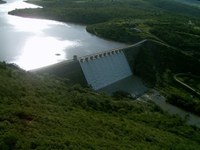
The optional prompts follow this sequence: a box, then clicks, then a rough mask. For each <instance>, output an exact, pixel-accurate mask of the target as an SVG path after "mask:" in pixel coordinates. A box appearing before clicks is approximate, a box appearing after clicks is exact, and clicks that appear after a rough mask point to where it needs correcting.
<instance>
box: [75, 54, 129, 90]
mask: <svg viewBox="0 0 200 150" xmlns="http://www.w3.org/2000/svg"><path fill="white" fill-rule="evenodd" d="M79 63H80V66H81V68H82V71H83V74H84V76H85V78H86V80H87V83H88V85H90V86H91V87H92V88H93V89H94V90H99V89H101V88H103V87H106V86H108V85H110V84H112V83H115V82H117V81H119V80H122V79H124V78H126V77H128V76H131V75H132V72H131V69H130V67H129V64H128V62H127V59H126V57H125V55H124V53H123V52H122V51H112V52H108V53H102V54H97V55H93V56H88V57H84V58H80V59H79Z"/></svg>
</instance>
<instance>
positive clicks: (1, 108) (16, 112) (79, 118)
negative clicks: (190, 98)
mask: <svg viewBox="0 0 200 150" xmlns="http://www.w3.org/2000/svg"><path fill="white" fill-rule="evenodd" d="M0 72H1V73H0V83H1V84H0V104H1V105H0V149H2V150H7V149H20V150H22V149H120V150H121V149H152V150H155V149H183V150H184V149H200V130H199V129H198V128H196V127H191V126H188V125H186V124H185V123H184V121H183V120H181V119H180V118H179V117H178V116H170V115H169V114H167V113H165V112H163V111H161V110H160V109H159V108H158V107H157V106H155V105H154V104H152V103H151V102H139V101H135V102H133V101H132V100H130V99H128V98H122V97H120V99H119V98H116V96H115V98H112V97H109V96H107V95H105V94H97V93H95V92H93V91H92V90H90V89H84V88H82V87H80V86H78V85H74V86H72V87H70V86H68V85H67V84H66V83H64V82H63V81H62V80H57V79H55V78H53V77H49V76H36V75H33V74H31V73H29V72H25V71H23V70H20V69H18V68H17V67H16V66H13V65H7V64H5V63H0Z"/></svg>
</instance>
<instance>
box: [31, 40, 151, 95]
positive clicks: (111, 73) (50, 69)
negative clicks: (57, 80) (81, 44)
mask: <svg viewBox="0 0 200 150" xmlns="http://www.w3.org/2000/svg"><path fill="white" fill-rule="evenodd" d="M146 41H147V40H142V41H140V42H138V43H135V44H133V45H130V46H128V47H124V48H120V49H112V50H106V51H101V52H99V53H94V54H91V55H86V56H82V57H78V56H76V55H75V56H74V58H73V59H72V60H67V61H63V62H60V63H57V64H54V65H51V66H47V67H43V68H40V69H36V70H32V72H35V73H40V74H41V73H42V74H51V75H55V76H58V77H61V78H62V79H66V81H70V82H71V83H73V84H74V83H79V84H81V85H83V86H89V87H91V88H92V89H94V90H102V89H106V91H109V92H110V91H111V92H110V93H112V92H115V91H116V90H117V91H119V90H122V91H123V90H124V89H122V88H120V85H123V87H125V85H126V89H127V84H129V85H128V87H129V86H130V87H129V88H128V89H130V90H128V92H129V93H134V94H133V95H134V96H136V95H139V94H140V93H143V92H144V91H145V90H146V88H144V86H143V84H142V83H141V81H139V79H138V78H137V77H135V78H134V76H133V72H134V68H133V67H131V68H130V65H129V63H130V62H131V61H133V60H131V59H132V58H133V55H132V54H133V53H135V52H136V51H137V50H139V49H140V46H141V45H142V44H143V43H144V42H146ZM136 53H137V52H136ZM135 55H137V54H135ZM131 66H132V65H131ZM130 77H131V78H132V79H130ZM126 78H128V81H129V82H128V83H127V81H125V82H124V83H123V82H121V81H122V80H123V79H124V80H125V79H126ZM133 78H134V79H133ZM138 81H139V82H138ZM131 82H132V83H131ZM115 83H116V85H114V86H113V84H115ZM107 87H108V88H107ZM112 87H114V89H113V88H112ZM139 87H142V88H139ZM140 89H142V90H140Z"/></svg>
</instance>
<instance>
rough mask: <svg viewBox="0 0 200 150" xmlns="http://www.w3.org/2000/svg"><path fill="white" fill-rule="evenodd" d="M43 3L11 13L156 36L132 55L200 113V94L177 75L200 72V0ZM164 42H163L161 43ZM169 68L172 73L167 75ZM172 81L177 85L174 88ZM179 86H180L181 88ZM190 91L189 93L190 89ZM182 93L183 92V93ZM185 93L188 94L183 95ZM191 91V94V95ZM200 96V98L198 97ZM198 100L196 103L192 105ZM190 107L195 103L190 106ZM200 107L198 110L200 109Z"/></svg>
mask: <svg viewBox="0 0 200 150" xmlns="http://www.w3.org/2000/svg"><path fill="white" fill-rule="evenodd" d="M29 2H31V3H34V4H38V5H41V6H43V9H41V8H38V9H25V10H14V11H12V12H10V14H15V15H20V16H25V17H39V18H48V19H55V20H60V21H65V22H74V23H80V24H87V31H88V32H91V33H93V34H96V35H98V36H100V37H103V38H107V39H112V40H115V41H120V42H125V43H134V42H137V41H140V40H141V39H150V40H151V41H152V40H153V41H157V42H151V44H147V45H148V46H146V45H144V47H143V48H141V49H140V52H139V53H138V56H137V57H134V58H133V59H134V61H132V67H136V69H134V70H136V71H135V73H136V74H137V75H139V76H141V77H142V78H143V79H144V80H145V81H147V82H148V83H150V85H151V86H156V87H157V88H158V89H159V90H161V91H163V92H164V94H165V95H168V97H169V102H171V103H173V104H175V103H176V105H179V104H180V103H179V104H177V101H179V102H181V103H183V104H184V105H182V104H181V105H179V106H180V107H182V108H184V109H186V110H190V111H192V112H195V113H197V114H199V109H197V108H196V107H199V102H200V100H199V99H198V98H197V99H196V98H191V95H192V94H191V93H189V92H188V91H185V90H184V89H182V88H180V87H179V86H178V85H177V84H174V81H173V75H174V74H177V73H181V72H183V73H187V72H192V73H193V74H196V75H199V74H200V71H199V61H200V20H199V17H200V8H199V6H200V2H199V1H196V2H191V1H189V0H184V1H180V0H176V1H172V0H159V1H157V0H143V1H141V0H123V1H122V0H102V1H97V0H82V1H74V0H58V1H54V0H29ZM158 43H159V44H158ZM166 72H170V74H169V73H167V74H168V75H166ZM169 87H171V88H169ZM177 90H178V91H179V92H176V91H177ZM185 92H186V94H184V93H185ZM180 93H182V94H180ZM181 95H182V96H181ZM186 95H187V96H186ZM196 102H198V103H196ZM190 103H192V104H193V105H192V107H191V105H190ZM188 107H190V108H188ZM195 110H198V111H195Z"/></svg>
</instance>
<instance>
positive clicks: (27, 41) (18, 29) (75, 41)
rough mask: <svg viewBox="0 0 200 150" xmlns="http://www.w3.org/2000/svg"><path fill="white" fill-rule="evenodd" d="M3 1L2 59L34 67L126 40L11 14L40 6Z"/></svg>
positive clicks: (0, 24) (0, 13) (18, 0)
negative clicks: (110, 39)
mask: <svg viewBox="0 0 200 150" xmlns="http://www.w3.org/2000/svg"><path fill="white" fill-rule="evenodd" d="M6 2H7V3H6V4H1V5H0V61H6V62H8V63H15V64H17V65H19V66H20V67H21V68H23V69H25V70H31V69H35V68H40V67H43V66H48V65H51V64H55V63H58V62H61V61H64V60H68V59H72V58H73V55H78V56H84V55H89V54H93V53H97V52H100V51H105V50H109V49H115V48H122V47H125V46H126V45H125V44H122V43H117V42H113V41H108V40H104V39H101V38H99V37H96V36H94V35H92V34H90V33H88V32H87V31H86V29H85V28H86V27H85V26H82V25H76V24H72V23H63V22H58V21H53V20H45V19H31V18H22V17H17V16H11V15H8V12H9V11H11V10H14V9H20V8H37V7H39V6H36V5H32V4H28V3H25V2H22V1H21V0H7V1H6Z"/></svg>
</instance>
